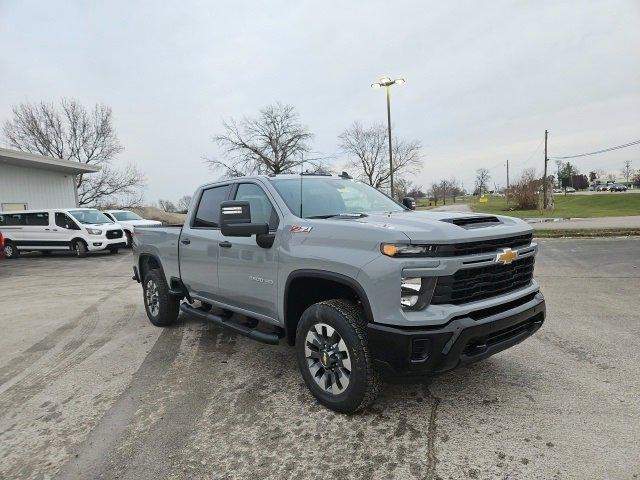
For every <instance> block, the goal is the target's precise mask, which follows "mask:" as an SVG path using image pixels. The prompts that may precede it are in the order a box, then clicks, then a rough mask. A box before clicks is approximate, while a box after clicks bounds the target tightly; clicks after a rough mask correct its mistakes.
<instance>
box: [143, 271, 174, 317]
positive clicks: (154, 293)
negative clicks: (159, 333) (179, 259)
mask: <svg viewBox="0 0 640 480" xmlns="http://www.w3.org/2000/svg"><path fill="white" fill-rule="evenodd" d="M142 293H143V297H144V307H145V310H146V311H147V317H149V320H150V321H151V323H153V324H154V325H155V326H156V327H166V326H168V325H171V324H173V323H175V321H176V320H177V319H178V314H179V313H180V299H179V298H177V297H174V296H172V295H171V294H169V286H168V285H167V282H166V280H165V279H164V274H163V273H162V272H161V271H160V270H158V269H153V270H149V272H147V274H146V275H145V277H144V281H143V283H142Z"/></svg>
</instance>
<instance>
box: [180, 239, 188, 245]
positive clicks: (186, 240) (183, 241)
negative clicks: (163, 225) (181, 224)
mask: <svg viewBox="0 0 640 480" xmlns="http://www.w3.org/2000/svg"><path fill="white" fill-rule="evenodd" d="M180 243H182V244H184V245H189V244H190V243H191V240H189V239H188V238H184V239H182V240H180Z"/></svg>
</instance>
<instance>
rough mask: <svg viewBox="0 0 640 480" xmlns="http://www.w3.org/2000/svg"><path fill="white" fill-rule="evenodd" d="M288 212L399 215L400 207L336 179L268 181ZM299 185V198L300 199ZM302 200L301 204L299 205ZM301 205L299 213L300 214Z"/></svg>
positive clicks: (371, 191) (311, 215)
mask: <svg viewBox="0 0 640 480" xmlns="http://www.w3.org/2000/svg"><path fill="white" fill-rule="evenodd" d="M271 182H272V183H273V186H274V187H275V189H276V190H277V191H278V193H279V194H280V196H281V197H282V198H283V200H284V201H285V203H286V204H287V206H288V207H289V210H291V212H292V213H293V214H294V215H297V216H299V217H301V218H321V217H329V216H334V215H341V214H368V213H383V212H401V211H403V210H404V208H403V207H402V206H400V205H398V204H397V203H396V202H394V201H393V200H391V199H390V198H389V197H387V196H386V195H384V194H383V193H381V192H379V191H378V190H376V189H375V188H373V187H371V186H369V185H366V184H364V183H361V182H356V181H353V180H343V179H337V178H304V177H302V180H301V179H298V178H290V179H281V180H278V179H271ZM300 185H302V198H300ZM301 200H302V202H301ZM300 203H302V212H301V211H300Z"/></svg>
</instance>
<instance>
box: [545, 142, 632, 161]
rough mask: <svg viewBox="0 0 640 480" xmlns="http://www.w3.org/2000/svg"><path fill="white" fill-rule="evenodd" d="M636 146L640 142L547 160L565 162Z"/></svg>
mask: <svg viewBox="0 0 640 480" xmlns="http://www.w3.org/2000/svg"><path fill="white" fill-rule="evenodd" d="M638 144H640V140H634V141H633V142H629V143H625V144H623V145H616V146H615V147H609V148H603V149H602V150H596V151H595V152H588V153H581V154H579V155H567V156H564V157H549V158H550V159H552V160H567V159H569V158H578V157H587V156H589V155H597V154H598V153H605V152H611V151H613V150H619V149H621V148H627V147H632V146H633V145H638Z"/></svg>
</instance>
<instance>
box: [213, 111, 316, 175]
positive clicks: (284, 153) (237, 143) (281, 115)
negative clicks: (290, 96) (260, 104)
mask: <svg viewBox="0 0 640 480" xmlns="http://www.w3.org/2000/svg"><path fill="white" fill-rule="evenodd" d="M222 125H223V127H224V130H225V132H224V133H223V134H220V135H215V136H214V137H213V141H214V142H215V143H217V144H218V146H219V147H220V148H221V149H222V159H215V158H214V159H209V160H207V162H208V163H209V165H210V166H211V167H212V168H213V169H220V168H221V169H223V170H224V172H225V176H227V177H239V176H243V175H251V174H270V173H274V174H278V173H287V172H292V171H294V170H296V169H297V168H298V167H300V165H301V164H302V163H303V155H304V153H306V152H308V151H309V145H308V142H309V141H310V140H311V138H312V137H313V135H312V134H311V133H310V132H309V130H308V129H307V127H306V126H304V125H303V124H302V123H300V119H299V115H298V113H297V112H296V111H295V108H294V107H293V106H291V105H283V104H281V103H276V104H275V105H269V106H267V107H265V108H263V109H262V110H260V112H259V114H258V116H257V117H256V118H244V119H243V120H242V121H240V122H236V120H234V119H230V120H228V121H224V122H222ZM307 162H309V163H310V164H317V163H318V160H312V161H309V160H306V161H304V163H305V164H306V163H307Z"/></svg>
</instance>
